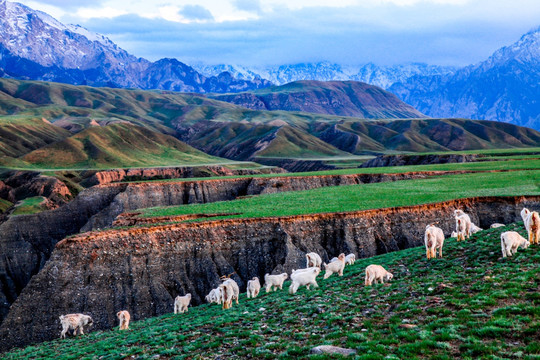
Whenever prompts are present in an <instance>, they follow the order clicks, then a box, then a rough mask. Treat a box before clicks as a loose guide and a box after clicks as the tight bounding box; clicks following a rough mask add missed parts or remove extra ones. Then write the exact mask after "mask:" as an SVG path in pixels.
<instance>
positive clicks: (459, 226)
mask: <svg viewBox="0 0 540 360" xmlns="http://www.w3.org/2000/svg"><path fill="white" fill-rule="evenodd" d="M456 211H461V210H456ZM456 232H457V241H460V240H465V237H467V238H469V236H470V234H471V219H470V217H469V215H467V214H465V215H461V216H456Z"/></svg>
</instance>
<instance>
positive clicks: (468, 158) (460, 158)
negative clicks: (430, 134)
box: [360, 154, 479, 168]
mask: <svg viewBox="0 0 540 360" xmlns="http://www.w3.org/2000/svg"><path fill="white" fill-rule="evenodd" d="M478 158H479V156H478V155H477V154H444V155H443V154H439V155H381V156H377V157H376V158H374V159H371V160H368V161H366V162H365V163H363V164H362V166H360V167H361V168H369V167H384V166H406V165H429V164H449V163H463V162H474V161H478Z"/></svg>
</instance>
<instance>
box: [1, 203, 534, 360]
mask: <svg viewBox="0 0 540 360" xmlns="http://www.w3.org/2000/svg"><path fill="white" fill-rule="evenodd" d="M539 205H540V197H539V196H535V197H527V198H526V197H489V198H472V199H462V200H454V201H448V202H443V203H437V204H428V205H419V206H411V207H402V208H388V209H378V210H368V211H359V212H349V213H333V214H316V215H303V216H291V217H280V218H261V219H231V220H221V221H210V222H204V223H184V224H175V225H167V226H156V227H151V228H131V229H127V230H107V231H102V232H89V233H85V234H81V235H78V236H75V237H71V238H67V239H65V240H63V241H61V242H60V243H58V244H57V246H56V249H55V251H54V252H53V254H52V256H51V258H50V260H49V261H48V262H47V264H46V265H45V267H44V268H43V269H42V270H41V271H40V272H39V274H37V275H36V276H35V277H34V278H33V279H32V281H31V282H30V284H29V285H28V286H27V287H26V288H25V289H24V291H23V293H22V294H21V295H20V296H19V298H18V299H17V300H16V302H15V303H14V304H13V306H12V307H11V311H10V313H9V315H8V317H7V318H6V319H5V321H4V323H3V324H2V326H1V327H0V338H1V339H3V341H2V343H1V345H0V346H1V348H2V349H3V350H5V349H7V348H9V347H12V346H22V345H26V344H29V343H34V342H39V341H44V340H49V339H53V338H56V337H58V335H59V324H58V316H59V315H60V314H64V313H72V312H83V313H87V314H90V315H91V316H92V317H93V318H94V321H95V328H96V329H109V328H111V327H113V326H114V325H115V324H116V318H115V313H116V311H118V310H119V309H121V308H122V309H124V308H125V309H128V310H129V311H130V312H131V314H133V318H134V319H135V320H137V319H142V318H146V317H151V316H156V315H160V314H164V313H168V312H172V307H173V299H174V297H175V296H177V295H179V294H184V293H187V292H190V293H191V294H192V296H193V303H194V304H199V303H201V301H202V299H203V297H204V295H206V293H207V292H208V291H209V290H210V289H211V288H213V287H215V286H216V285H218V283H219V280H218V279H219V276H221V275H224V274H230V273H233V272H234V273H235V275H234V277H235V280H236V281H237V282H238V283H239V285H240V288H241V289H245V282H246V281H247V280H248V279H250V278H251V277H253V276H259V277H260V278H261V277H263V276H264V274H265V273H271V272H275V273H278V272H283V271H287V272H290V271H291V270H292V269H293V268H298V267H303V266H304V265H305V258H304V254H305V253H306V252H309V251H315V252H317V253H319V254H320V255H321V256H322V258H323V260H325V261H328V259H330V258H332V257H333V256H335V255H337V254H339V253H341V252H345V253H349V252H354V253H356V254H357V255H358V257H369V256H373V255H376V254H380V253H386V252H390V251H395V250H399V249H404V248H409V247H413V246H418V245H421V244H423V233H424V230H425V225H426V224H427V223H432V222H438V224H439V226H440V227H441V228H442V229H443V230H444V232H445V233H446V234H447V235H448V234H449V232H450V231H451V230H452V229H453V227H454V221H453V217H452V213H453V210H454V209H457V208H460V209H463V210H464V211H465V212H467V213H469V214H470V215H471V218H472V221H473V222H474V223H476V224H479V225H480V226H482V227H488V226H489V224H491V223H494V222H501V223H510V222H514V221H517V220H519V219H520V214H519V212H520V210H521V208H522V207H524V206H525V207H529V208H538V206H539ZM419 251H420V250H419Z"/></svg>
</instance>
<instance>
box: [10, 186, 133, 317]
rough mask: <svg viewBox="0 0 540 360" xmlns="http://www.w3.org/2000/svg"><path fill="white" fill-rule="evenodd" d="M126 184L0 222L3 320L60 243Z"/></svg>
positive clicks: (84, 193) (95, 191)
mask: <svg viewBox="0 0 540 360" xmlns="http://www.w3.org/2000/svg"><path fill="white" fill-rule="evenodd" d="M123 188H125V185H116V186H108V187H95V188H92V189H89V190H86V191H83V192H82V193H81V194H80V195H79V197H77V198H76V199H75V200H74V201H72V202H70V203H68V204H66V205H64V206H63V207H60V208H58V209H55V210H51V211H44V212H41V213H38V214H32V215H18V216H11V217H10V218H9V219H7V220H6V221H5V222H3V223H1V224H0V254H1V256H0V320H3V319H4V317H5V316H6V315H7V313H8V311H9V307H10V305H11V304H12V303H13V301H15V299H16V298H17V296H18V295H19V293H20V292H21V291H22V289H23V288H24V287H25V286H26V284H28V282H29V281H30V278H31V277H32V276H33V275H34V274H36V273H37V272H38V271H39V270H40V269H41V268H42V267H43V266H44V265H45V262H46V260H47V259H48V258H49V256H50V254H51V252H52V250H53V249H54V246H55V245H56V243H57V242H58V241H59V240H61V239H63V238H65V237H66V236H68V235H70V234H73V233H75V232H78V231H79V229H80V228H81V227H82V226H83V225H84V224H86V222H87V221H88V218H90V217H91V216H92V215H94V214H95V213H96V212H99V211H100V210H102V209H103V208H104V207H106V206H108V205H109V204H110V203H111V201H112V200H113V199H114V196H115V195H117V194H118V193H119V192H121V191H122V189H123Z"/></svg>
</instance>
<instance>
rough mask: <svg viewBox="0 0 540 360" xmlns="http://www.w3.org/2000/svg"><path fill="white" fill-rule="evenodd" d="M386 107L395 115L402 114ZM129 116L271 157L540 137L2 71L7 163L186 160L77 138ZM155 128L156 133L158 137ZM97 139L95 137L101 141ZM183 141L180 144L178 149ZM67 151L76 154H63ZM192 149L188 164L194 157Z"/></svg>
mask: <svg viewBox="0 0 540 360" xmlns="http://www.w3.org/2000/svg"><path fill="white" fill-rule="evenodd" d="M349 85H350V84H340V83H336V84H334V85H332V86H334V87H341V89H342V90H343V89H344V88H343V87H345V88H346V86H349ZM297 86H298V84H293V85H290V86H289V87H287V86H285V87H284V88H283V87H281V88H280V89H279V91H277V90H276V89H268V90H264V91H266V92H269V93H273V92H276V91H277V93H279V94H281V93H286V94H287V93H290V92H295V91H297V90H296V89H295V87H297ZM317 86H319V84H318V83H310V84H309V86H308V87H309V89H310V91H311V90H314V89H316V88H317ZM325 86H327V85H325ZM325 89H326V88H324V87H323V88H321V89H320V91H323V92H324V91H326V90H325ZM343 91H344V90H343ZM370 91H371V90H370ZM373 99H377V97H373V98H372V100H373ZM306 101H307V102H310V101H311V100H310V99H306ZM378 106H381V107H383V108H385V107H386V106H387V105H386V103H385V102H384V101H382V100H381V103H380V104H378ZM388 106H390V105H388ZM381 115H384V116H392V117H395V116H396V115H398V114H397V113H396V114H391V113H386V114H382V113H381ZM411 116H412V115H411ZM119 122H120V123H130V124H133V125H136V126H138V127H142V128H144V129H148V130H149V131H151V133H152V134H154V132H155V133H160V134H165V135H171V136H174V137H176V138H177V139H179V140H181V141H183V142H185V143H187V144H189V145H191V146H193V147H195V148H197V149H199V150H201V151H203V152H206V153H207V154H209V155H211V156H218V157H224V158H228V159H233V160H236V161H245V160H250V161H253V160H255V161H256V160H257V159H266V160H264V161H266V162H265V163H268V161H270V160H268V159H272V158H273V159H298V158H302V159H321V158H322V159H329V158H333V157H336V156H337V157H341V158H343V157H347V156H357V155H365V154H379V153H406V152H433V151H449V150H459V151H461V150H478V149H498V148H519V147H532V146H539V145H540V133H538V132H536V131H534V130H531V129H528V128H523V127H519V126H514V125H510V124H503V123H497V122H490V121H475V120H466V119H381V120H377V119H370V120H366V119H360V118H353V117H347V116H336V115H328V114H314V113H306V112H289V111H259V110H250V109H246V108H243V107H240V106H236V105H233V104H230V103H226V102H222V101H217V100H214V99H209V98H205V97H202V96H200V95H196V94H182V93H174V92H164V91H142V90H126V89H110V88H92V87H87V86H72V85H66V84H56V83H48V82H38V81H17V80H10V79H0V154H2V155H3V156H2V160H0V165H2V166H8V167H18V168H23V167H25V166H27V164H39V166H42V167H45V168H46V167H48V166H51V167H53V168H56V167H57V166H58V163H60V162H62V161H64V160H66V161H68V162H67V163H68V164H79V165H80V166H90V165H91V164H94V166H95V167H98V168H103V167H107V166H116V165H113V164H145V165H144V166H160V165H163V164H169V163H171V161H169V160H172V159H175V163H174V164H175V165H183V163H178V162H176V161H179V159H181V157H178V156H177V155H178V153H177V152H176V155H170V158H169V159H168V160H167V159H165V160H163V159H161V160H160V158H161V157H164V158H167V157H168V156H169V155H165V152H166V151H164V152H163V153H161V155H160V153H159V151H157V152H156V151H154V150H153V151H151V152H150V153H151V155H149V156H143V155H144V154H143V153H142V152H141V151H142V150H141V149H143V148H145V147H146V146H150V147H152V148H153V147H154V145H149V144H148V143H146V145H141V149H139V152H138V153H137V152H135V153H134V154H138V156H139V157H140V158H141V159H143V160H141V161H138V160H135V161H127V160H126V159H125V158H124V159H121V158H122V156H120V155H119V151H120V152H121V149H111V150H110V151H109V150H106V149H105V148H103V146H109V145H111V146H112V145H113V142H109V143H108V142H107V141H100V143H101V148H100V150H99V151H93V150H92V151H87V150H84V146H82V145H81V141H82V140H81V139H82V138H76V136H77V135H78V133H81V132H84V131H86V130H88V131H89V133H88V134H92V133H93V132H95V131H96V130H95V129H94V130H91V129H93V128H96V127H97V128H99V126H97V125H100V126H103V125H108V124H116V123H119ZM121 129H123V128H122V127H117V126H113V127H111V128H108V132H107V135H106V136H107V137H116V138H118V136H119V135H118V134H116V135H113V134H112V131H120V130H121ZM100 131H103V130H100ZM139 133H140V131H139ZM124 134H125V133H124ZM74 136H75V137H74ZM84 136H86V135H84ZM84 136H83V137H84ZM96 136H98V135H96ZM155 136H156V135H152V137H153V139H154V140H155ZM71 137H74V138H73V139H71ZM98 137H99V136H98ZM132 138H134V137H132ZM70 139H71V140H70ZM94 140H96V139H94ZM94 140H92V139H90V140H89V141H90V143H92V142H93V141H94ZM154 140H152V141H154ZM161 140H163V139H161ZM161 140H159V141H161ZM96 141H97V140H96ZM159 141H158V142H159ZM53 144H57V145H55V146H53ZM165 144H167V145H166V146H170V145H171V143H170V142H169V141H165ZM132 145H133V144H132ZM162 145H163V144H162ZM81 146H82V147H81ZM89 146H90V145H89ZM45 147H47V151H49V150H53V152H54V154H55V157H56V158H58V159H62V160H55V159H53V157H52V156H48V155H46V154H45V152H44V151H39V150H40V149H45ZM90 147H92V146H90ZM98 147H99V146H98ZM173 148H174V146H173ZM173 148H172V150H171V151H173V152H175V151H176V150H174V149H173ZM63 151H67V152H68V154H66V155H65V156H64V155H63V156H59V154H60V153H61V152H63ZM31 152H32V154H31V155H30V154H29V153H31ZM83 153H84V154H83ZM94 155H95V156H96V158H95V159H94V158H93V157H94ZM185 159H186V160H187V162H186V163H185V165H189V164H192V163H193V162H192V161H191V160H189V159H187V158H185ZM261 161H263V160H261ZM355 161H356V160H355ZM137 166H139V165H137ZM140 166H143V165H140Z"/></svg>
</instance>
